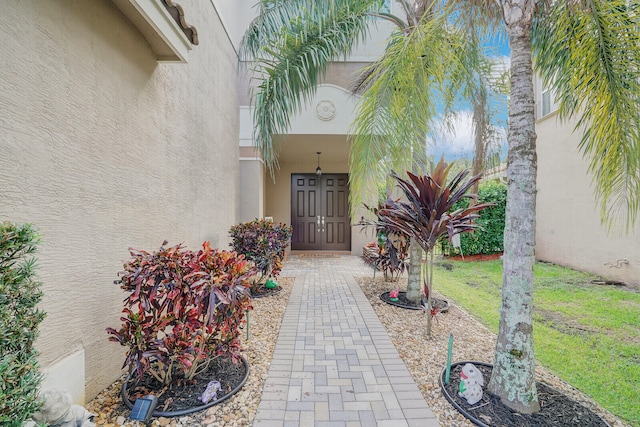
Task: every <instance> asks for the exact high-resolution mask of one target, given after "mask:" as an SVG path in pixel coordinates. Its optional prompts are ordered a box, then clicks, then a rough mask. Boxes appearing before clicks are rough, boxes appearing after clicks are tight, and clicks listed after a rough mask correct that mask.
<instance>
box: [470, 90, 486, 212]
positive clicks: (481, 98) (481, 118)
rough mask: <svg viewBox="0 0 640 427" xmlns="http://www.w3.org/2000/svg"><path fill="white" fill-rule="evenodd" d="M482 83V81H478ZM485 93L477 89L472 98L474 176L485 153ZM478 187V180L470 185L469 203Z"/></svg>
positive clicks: (479, 168)
mask: <svg viewBox="0 0 640 427" xmlns="http://www.w3.org/2000/svg"><path fill="white" fill-rule="evenodd" d="M480 84H482V82H481V83H480ZM486 107H487V93H486V92H485V91H484V89H482V88H481V89H479V91H478V93H477V94H476V99H474V100H473V124H474V127H473V139H474V144H473V145H474V151H473V166H472V172H471V174H472V176H476V175H478V174H479V173H481V172H482V171H483V170H484V158H485V157H486V155H487V134H488V132H487V126H488V123H487V112H486ZM479 189H480V181H476V182H475V183H474V184H473V186H472V187H471V194H475V195H476V197H474V198H473V199H472V200H471V205H475V204H476V202H477V194H478V190H479Z"/></svg>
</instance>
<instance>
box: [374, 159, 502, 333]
mask: <svg viewBox="0 0 640 427" xmlns="http://www.w3.org/2000/svg"><path fill="white" fill-rule="evenodd" d="M450 169H451V165H447V164H446V163H445V162H444V159H441V160H440V162H439V163H438V164H437V165H436V166H435V168H434V169H433V170H432V171H431V173H430V174H427V175H422V176H420V175H414V174H412V173H410V172H407V175H408V176H409V179H408V180H405V179H402V178H400V177H399V176H398V175H397V174H395V173H394V172H392V176H393V178H394V179H395V181H396V183H397V185H398V187H399V188H400V190H402V193H403V194H404V200H398V201H393V200H388V201H387V203H386V204H385V205H384V206H383V207H381V208H380V209H379V210H378V211H377V216H378V217H377V222H376V226H377V227H386V228H388V229H391V230H393V231H395V232H398V233H403V234H405V235H408V236H411V237H412V238H413V239H415V241H416V242H417V243H418V245H420V247H421V248H422V249H423V250H424V251H425V252H426V254H427V260H426V262H423V263H422V270H423V271H422V272H421V276H422V277H423V278H424V282H423V292H424V297H425V300H426V304H425V305H426V311H427V313H431V314H432V315H433V314H435V313H436V312H437V310H436V311H434V310H433V307H432V304H431V289H432V283H433V248H434V247H435V246H436V243H437V242H438V239H439V238H440V237H441V236H444V235H448V236H449V238H452V237H453V236H454V235H456V234H460V233H466V232H468V231H472V230H474V229H476V228H478V225H477V224H475V223H474V220H475V219H476V218H478V216H479V215H478V212H479V211H481V210H482V209H485V208H487V207H489V206H492V205H493V203H482V204H476V205H473V206H470V207H468V208H464V209H455V210H454V209H453V207H454V205H455V203H456V202H457V201H459V200H460V199H463V198H474V197H475V194H469V193H468V191H469V189H470V188H471V187H472V186H473V184H474V183H475V182H477V181H479V180H480V178H481V175H477V176H474V177H471V178H467V176H468V175H469V171H468V170H463V171H461V172H459V173H458V174H457V175H456V176H455V177H453V178H452V179H449V178H448V176H449V170H450ZM427 336H429V337H430V336H431V316H427Z"/></svg>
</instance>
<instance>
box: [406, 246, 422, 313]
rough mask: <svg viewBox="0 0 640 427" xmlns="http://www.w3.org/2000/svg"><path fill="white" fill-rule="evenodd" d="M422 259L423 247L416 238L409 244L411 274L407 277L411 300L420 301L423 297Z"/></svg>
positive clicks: (408, 293) (407, 295) (408, 292)
mask: <svg viewBox="0 0 640 427" xmlns="http://www.w3.org/2000/svg"><path fill="white" fill-rule="evenodd" d="M421 260H422V248H421V247H420V245H418V242H416V241H415V240H414V239H411V242H410V244H409V276H408V277H407V294H406V297H407V299H408V300H409V301H411V302H415V303H417V302H419V301H420V300H421V299H422V283H420V265H421V264H422V263H421Z"/></svg>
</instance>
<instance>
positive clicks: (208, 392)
mask: <svg viewBox="0 0 640 427" xmlns="http://www.w3.org/2000/svg"><path fill="white" fill-rule="evenodd" d="M221 390H222V386H221V385H220V381H211V382H209V384H207V388H206V389H205V390H204V393H202V396H200V401H201V402H202V403H209V402H210V401H212V400H216V399H217V398H218V392H219V391H221Z"/></svg>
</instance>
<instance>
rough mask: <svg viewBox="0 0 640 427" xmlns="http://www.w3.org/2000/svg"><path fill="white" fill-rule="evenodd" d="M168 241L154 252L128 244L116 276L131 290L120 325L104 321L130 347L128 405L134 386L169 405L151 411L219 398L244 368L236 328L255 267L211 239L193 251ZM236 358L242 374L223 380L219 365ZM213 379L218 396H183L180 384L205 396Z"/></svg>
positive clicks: (188, 408) (177, 410) (181, 409)
mask: <svg viewBox="0 0 640 427" xmlns="http://www.w3.org/2000/svg"><path fill="white" fill-rule="evenodd" d="M166 245H167V242H166V241H165V242H164V243H163V245H162V247H161V248H160V249H159V250H158V251H155V252H151V253H150V252H146V251H141V250H134V249H130V254H131V257H132V259H131V260H130V261H129V262H127V263H125V264H124V270H123V271H122V272H120V274H119V276H120V278H119V280H117V281H116V282H115V283H117V284H119V285H120V287H121V288H122V289H123V290H124V291H125V292H126V293H127V294H128V295H127V297H126V298H125V300H124V304H125V307H124V309H123V310H122V312H123V314H124V315H123V316H122V317H121V320H122V326H121V327H120V328H119V329H118V330H116V329H114V328H107V333H108V334H109V335H110V337H109V340H110V341H115V342H118V343H120V344H121V345H123V346H125V347H127V348H128V349H127V353H126V358H125V361H124V364H123V367H126V368H127V369H128V372H129V378H128V380H127V381H126V382H125V385H124V387H123V398H124V401H125V404H127V405H128V406H129V407H130V408H131V405H132V401H133V400H135V398H136V397H140V396H138V393H139V394H140V395H144V394H148V393H149V392H150V393H151V394H157V395H158V397H160V399H161V401H160V404H159V406H158V407H164V408H166V407H171V408H174V409H172V410H170V411H168V412H154V416H176V415H182V414H185V413H189V412H193V411H196V410H200V409H204V408H206V407H208V406H211V405H212V404H215V403H218V402H219V401H221V400H223V399H224V398H227V397H228V396H230V395H231V394H233V393H234V392H235V391H237V390H238V389H239V388H240V387H241V386H242V384H243V383H244V381H245V380H246V375H248V366H247V364H246V361H244V359H242V358H241V355H240V339H239V337H240V330H239V328H240V326H241V325H242V323H243V322H244V317H245V313H246V311H247V310H248V309H250V308H251V306H250V295H249V292H248V287H249V280H250V278H251V276H252V275H254V274H255V270H254V269H253V267H252V266H251V265H250V264H249V263H248V261H247V260H245V259H244V257H242V256H241V255H238V254H236V253H235V252H228V251H220V250H217V249H212V248H211V247H210V245H209V242H205V243H204V244H203V245H202V249H200V250H199V251H198V252H192V251H188V250H185V249H184V248H183V247H182V246H181V245H176V246H172V247H166ZM239 362H242V363H243V364H244V368H245V371H246V374H245V377H244V379H242V380H241V381H240V382H239V383H238V381H236V382H235V383H233V382H230V381H227V382H225V381H224V374H225V372H220V371H224V370H225V369H226V368H225V367H230V366H232V365H231V364H233V363H236V364H237V363H239ZM232 370H235V368H233V367H232ZM211 378H213V379H215V380H218V381H220V382H221V383H222V386H221V388H222V393H223V396H222V397H221V398H217V399H215V400H214V401H209V402H207V404H204V403H202V402H203V401H202V402H200V404H198V402H196V403H195V404H194V403H193V402H192V401H188V400H184V401H183V400H182V396H181V390H184V392H185V394H188V393H193V390H194V389H195V390H197V392H198V394H202V395H204V391H205V390H206V388H207V385H208V384H209V382H210V381H211ZM138 388H139V389H140V391H139V392H138V390H137V389H138Z"/></svg>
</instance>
